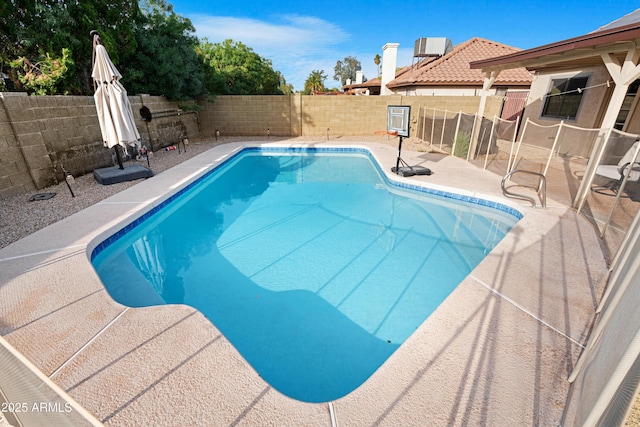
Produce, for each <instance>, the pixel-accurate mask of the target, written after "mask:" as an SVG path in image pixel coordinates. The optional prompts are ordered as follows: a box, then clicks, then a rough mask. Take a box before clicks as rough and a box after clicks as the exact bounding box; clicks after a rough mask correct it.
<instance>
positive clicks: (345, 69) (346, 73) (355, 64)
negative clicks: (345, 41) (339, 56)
mask: <svg viewBox="0 0 640 427" xmlns="http://www.w3.org/2000/svg"><path fill="white" fill-rule="evenodd" d="M361 69H362V65H361V64H360V61H358V60H357V59H356V58H355V57H354V56H347V57H345V58H344V60H343V61H338V62H336V66H335V67H334V69H333V70H334V72H335V74H334V75H333V78H334V79H335V80H337V81H339V82H340V83H341V84H342V86H344V85H346V84H347V79H351V81H353V82H355V80H356V71H358V70H361Z"/></svg>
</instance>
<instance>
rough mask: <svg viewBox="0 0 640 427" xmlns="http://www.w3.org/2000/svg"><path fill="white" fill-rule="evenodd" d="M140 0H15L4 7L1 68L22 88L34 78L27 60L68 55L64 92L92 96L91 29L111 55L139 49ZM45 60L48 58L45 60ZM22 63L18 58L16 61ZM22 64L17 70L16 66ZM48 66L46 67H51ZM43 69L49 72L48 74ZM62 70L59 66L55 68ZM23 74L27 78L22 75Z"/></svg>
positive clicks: (61, 83)
mask: <svg viewBox="0 0 640 427" xmlns="http://www.w3.org/2000/svg"><path fill="white" fill-rule="evenodd" d="M140 17H141V15H140V9H139V8H138V1H137V0H105V1H102V0H69V1H59V0H13V1H9V2H6V1H4V2H1V5H0V71H3V72H5V73H7V74H9V75H10V76H11V78H12V80H13V82H14V83H15V84H16V86H17V87H18V88H19V89H25V90H28V91H33V89H31V88H29V87H25V86H24V85H25V84H26V83H22V82H23V81H25V82H28V81H30V79H29V78H28V77H27V76H26V74H25V69H24V64H38V63H39V64H43V63H44V62H46V60H47V59H46V58H49V60H51V61H55V60H56V58H57V59H58V60H59V59H62V58H63V57H64V55H65V54H62V56H61V53H62V52H63V49H67V59H68V61H66V65H67V66H66V69H64V73H63V75H60V76H52V77H55V78H56V80H57V83H56V88H57V90H59V91H60V92H59V93H72V94H89V93H92V92H93V82H92V79H91V56H92V40H91V37H90V35H89V32H90V31H91V30H94V29H95V30H98V31H99V32H100V36H101V39H102V42H103V44H104V45H105V47H106V48H107V50H108V51H109V54H110V56H111V59H112V60H113V61H114V62H115V63H116V64H117V62H118V60H119V59H121V58H123V57H125V56H126V55H127V54H130V53H132V52H135V50H136V43H135V38H134V37H133V34H134V31H135V30H136V28H137V27H138V23H139V20H140ZM43 60H44V62H43ZM14 61H18V62H14ZM12 63H13V64H16V65H18V66H17V67H16V68H14V67H11V65H10V64H12ZM45 68H46V67H45ZM45 68H42V71H43V72H45V73H46V72H47V71H46V69H45ZM54 69H55V72H56V73H57V72H60V71H61V68H56V67H53V68H51V69H50V71H51V72H53V70H54ZM20 77H21V78H20Z"/></svg>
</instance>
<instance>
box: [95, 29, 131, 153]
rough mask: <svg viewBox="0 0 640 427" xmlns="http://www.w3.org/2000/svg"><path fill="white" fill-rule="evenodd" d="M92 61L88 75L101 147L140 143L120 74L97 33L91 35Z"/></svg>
mask: <svg viewBox="0 0 640 427" xmlns="http://www.w3.org/2000/svg"><path fill="white" fill-rule="evenodd" d="M93 37H94V43H93V44H94V64H93V71H92V73H91V77H92V78H93V80H94V82H95V87H96V91H95V93H94V95H93V98H94V100H95V103H96V110H97V112H98V120H99V122H100V131H101V132H102V140H103V142H104V145H105V147H108V148H112V147H114V146H116V145H118V144H119V145H121V146H122V147H124V148H125V149H126V147H127V144H134V145H137V146H138V147H139V146H140V134H139V133H138V129H137V128H136V125H135V120H134V117H133V111H132V109H131V103H130V102H129V98H128V97H127V91H126V90H125V88H124V86H122V83H120V79H121V78H122V75H121V74H120V72H119V71H118V69H117V68H116V67H115V65H113V62H111V59H110V58H109V54H108V53H107V50H106V49H105V47H104V46H102V45H101V44H100V41H99V36H98V35H97V34H94V36H93Z"/></svg>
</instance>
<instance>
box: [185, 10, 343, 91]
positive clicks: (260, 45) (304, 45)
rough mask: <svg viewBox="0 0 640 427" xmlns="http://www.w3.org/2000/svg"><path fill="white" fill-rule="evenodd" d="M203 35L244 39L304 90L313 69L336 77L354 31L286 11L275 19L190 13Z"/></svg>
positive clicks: (243, 41)
mask: <svg viewBox="0 0 640 427" xmlns="http://www.w3.org/2000/svg"><path fill="white" fill-rule="evenodd" d="M188 18H189V19H190V20H191V22H192V23H193V25H194V27H195V28H196V34H197V36H198V37H200V38H205V37H206V38H207V39H208V40H209V41H210V42H212V43H218V42H221V41H223V40H226V39H232V40H233V41H235V42H242V43H243V44H245V45H246V46H248V47H250V48H251V49H253V51H254V52H256V53H257V54H258V55H260V56H263V57H265V58H269V59H270V60H271V61H272V62H273V67H274V69H276V70H278V71H280V72H282V74H283V75H284V77H285V79H286V80H287V82H288V83H291V84H293V86H294V88H295V89H296V90H302V89H303V86H304V81H305V80H306V79H307V77H308V76H309V74H310V73H311V71H313V70H324V71H325V74H327V76H329V78H328V79H327V80H328V81H327V85H328V86H331V85H332V81H333V67H334V66H335V64H336V62H337V61H338V60H339V59H342V58H344V57H345V56H347V54H345V53H344V52H345V51H346V50H348V49H349V39H350V35H349V34H348V33H347V32H345V31H344V30H343V29H342V28H340V27H339V26H337V25H335V24H333V23H331V22H328V21H325V20H322V19H319V18H315V17H311V16H300V15H284V16H279V17H276V18H273V19H274V21H272V22H271V21H269V22H268V21H266V20H259V19H253V18H237V17H225V16H210V15H189V16H188Z"/></svg>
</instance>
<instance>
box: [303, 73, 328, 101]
mask: <svg viewBox="0 0 640 427" xmlns="http://www.w3.org/2000/svg"><path fill="white" fill-rule="evenodd" d="M326 79H327V75H326V74H325V73H324V70H313V71H312V72H311V74H309V77H307V80H305V82H304V93H305V94H306V95H310V94H312V93H317V92H324V90H325V87H324V81H325V80H326Z"/></svg>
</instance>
